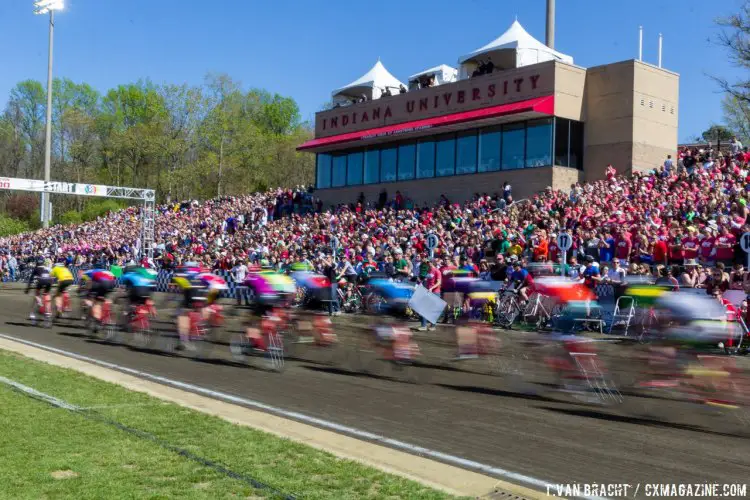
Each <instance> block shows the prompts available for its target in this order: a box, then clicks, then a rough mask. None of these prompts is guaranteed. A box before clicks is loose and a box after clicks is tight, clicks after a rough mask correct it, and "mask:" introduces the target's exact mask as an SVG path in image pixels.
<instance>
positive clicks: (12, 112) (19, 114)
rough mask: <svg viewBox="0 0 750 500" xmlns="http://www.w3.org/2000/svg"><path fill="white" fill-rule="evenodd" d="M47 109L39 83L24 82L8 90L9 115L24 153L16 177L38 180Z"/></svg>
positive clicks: (41, 164) (40, 170) (41, 163)
mask: <svg viewBox="0 0 750 500" xmlns="http://www.w3.org/2000/svg"><path fill="white" fill-rule="evenodd" d="M46 107H47V93H46V92H45V91H44V87H42V84H41V83H40V82H37V81H34V80H25V81H23V82H20V83H19V84H17V85H16V86H15V87H14V88H13V89H12V90H11V91H10V101H9V103H8V111H9V114H8V116H9V117H10V119H11V120H13V122H14V123H13V126H14V127H15V128H16V130H17V131H18V137H19V141H20V145H21V147H22V148H23V150H24V151H25V153H26V154H25V155H24V161H23V162H22V163H21V164H20V165H19V166H18V167H19V168H18V170H19V171H18V172H16V174H17V175H21V176H26V177H41V173H42V167H43V164H44V161H43V158H44V157H43V155H44V123H45V113H46Z"/></svg>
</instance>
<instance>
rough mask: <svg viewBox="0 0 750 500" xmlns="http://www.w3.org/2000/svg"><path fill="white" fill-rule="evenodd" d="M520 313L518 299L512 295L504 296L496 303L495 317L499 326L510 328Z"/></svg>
mask: <svg viewBox="0 0 750 500" xmlns="http://www.w3.org/2000/svg"><path fill="white" fill-rule="evenodd" d="M519 314H521V308H520V307H519V305H518V300H517V299H516V298H515V297H514V296H506V297H503V298H502V299H501V300H500V303H499V304H498V311H497V319H498V320H499V323H500V325H501V326H504V327H505V328H510V327H511V326H512V325H513V323H514V322H515V321H516V319H517V318H518V315H519Z"/></svg>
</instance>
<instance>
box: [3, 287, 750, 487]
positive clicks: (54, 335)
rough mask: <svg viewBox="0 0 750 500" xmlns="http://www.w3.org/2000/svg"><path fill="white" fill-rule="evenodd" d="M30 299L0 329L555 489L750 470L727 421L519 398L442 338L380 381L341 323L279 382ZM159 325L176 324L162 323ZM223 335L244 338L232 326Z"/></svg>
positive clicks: (225, 354) (219, 356)
mask: <svg viewBox="0 0 750 500" xmlns="http://www.w3.org/2000/svg"><path fill="white" fill-rule="evenodd" d="M29 300H30V299H29V296H26V295H24V294H23V293H22V292H21V291H20V290H18V289H17V288H7V287H5V288H3V289H0V311H1V312H0V332H1V333H4V334H7V335H10V336H13V337H16V338H20V339H26V340H29V341H33V342H36V343H39V344H43V345H47V346H51V347H55V348H58V349H64V350H67V351H71V352H75V353H78V354H82V355H85V356H89V357H92V358H96V359H99V360H102V361H106V362H110V363H115V364H117V365H121V366H125V367H129V368H134V369H137V370H141V371H145V372H148V373H152V374H155V375H160V376H163V377H168V378H171V379H175V380H179V381H183V382H187V383H191V384H195V385H200V386H203V387H208V388H211V389H213V390H216V391H221V392H224V393H229V394H233V395H237V396H241V397H243V398H247V399H252V400H255V401H259V402H262V403H265V404H269V405H273V406H276V407H280V408H284V409H286V410H290V411H297V412H301V413H304V414H306V415H310V416H313V417H317V418H322V419H326V420H330V421H333V422H336V423H338V424H342V425H346V426H350V427H354V428H358V429H362V430H366V431H369V432H373V433H377V434H381V435H384V436H387V437H389V438H393V439H398V440H401V441H405V442H408V443H412V444H415V445H418V446H423V447H426V448H430V449H433V450H437V451H440V452H444V453H448V454H451V455H455V456H459V457H463V458H466V459H469V460H473V461H476V462H480V463H483V464H487V465H490V466H493V467H498V468H502V469H506V470H509V471H513V472H516V473H519V474H524V475H528V476H532V477H535V478H539V479H542V480H546V481H550V482H561V483H570V482H597V483H621V482H628V483H645V482H682V483H692V482H697V481H701V482H703V481H708V482H724V483H729V482H737V481H744V480H745V478H746V475H747V471H748V470H750V469H749V468H750V438H749V437H748V435H749V434H750V432H748V430H747V429H746V428H744V435H741V431H742V430H743V428H742V427H741V425H740V423H739V421H735V419H733V418H732V415H726V414H724V415H719V414H716V413H715V412H711V411H707V410H706V409H703V408H700V407H696V406H694V405H689V404H686V403H680V402H675V401H668V400H663V399H656V398H644V397H627V394H626V404H625V405H624V406H623V407H622V408H614V409H612V408H604V407H592V406H586V405H582V404H573V403H570V402H565V401H564V400H563V399H561V398H557V397H555V396H554V394H551V393H548V392H544V391H542V392H541V393H537V394H525V393H521V392H518V391H519V386H518V385H515V384H512V383H511V382H512V379H511V378H510V377H503V376H490V375H487V366H486V365H484V364H483V363H482V362H481V361H476V362H475V361H470V362H466V363H461V364H455V363H451V362H449V361H448V359H449V358H450V357H451V356H452V355H453V354H454V349H453V346H452V341H451V338H450V334H449V333H448V332H447V330H445V331H439V332H438V333H437V334H434V333H429V334H427V335H429V336H430V338H420V339H419V340H420V347H421V348H422V350H423V353H424V358H423V363H424V365H423V366H420V367H419V368H417V369H416V370H413V371H414V374H415V375H417V378H418V379H419V381H420V383H418V384H414V383H408V382H406V381H405V380H404V379H403V377H402V376H401V375H400V374H399V373H398V372H396V373H395V376H394V374H393V372H392V371H391V370H390V369H389V367H387V366H384V367H382V370H381V369H376V370H375V371H376V373H374V374H366V373H362V372H358V371H356V368H357V367H356V366H352V356H351V353H352V352H353V350H354V345H355V344H356V340H357V339H358V337H357V334H356V333H355V332H356V328H355V326H356V325H355V324H356V323H359V324H366V322H367V321H368V319H367V318H355V319H352V318H348V317H339V318H334V320H335V321H334V323H335V324H336V326H337V332H340V334H341V337H342V346H341V348H340V349H339V352H338V353H337V355H336V356H335V359H334V361H333V364H327V363H325V362H324V359H323V358H322V357H320V356H318V355H317V354H316V353H314V352H312V351H313V349H312V348H307V349H305V348H304V346H303V349H302V350H300V356H299V357H300V358H301V359H292V360H288V361H287V366H286V370H285V372H284V373H280V374H278V373H271V372H267V371H265V370H263V369H259V368H252V367H246V366H240V365H237V364H236V363H234V362H233V361H232V360H231V357H230V355H229V349H228V345H227V343H228V339H229V336H228V334H225V335H222V336H221V337H220V338H219V339H218V341H217V343H216V344H214V348H213V351H212V352H211V354H210V358H211V359H209V360H196V359H192V358H190V357H188V356H183V355H181V354H178V355H175V356H169V355H163V354H160V353H156V352H144V351H139V350H136V349H133V348H131V347H128V346H125V345H112V344H106V343H102V342H100V341H97V340H93V339H91V338H89V337H88V335H87V334H86V331H85V330H84V329H83V327H82V324H81V322H80V321H72V320H67V321H66V320H63V322H64V324H62V325H56V326H54V327H53V328H51V329H43V328H36V327H32V326H30V325H29V322H28V320H27V319H26V315H27V314H28V309H29ZM74 305H75V300H74ZM157 327H158V328H163V329H168V328H170V326H169V324H168V323H167V322H158V323H157ZM227 329H228V330H237V329H238V325H237V323H236V321H232V322H230V324H229V325H228V327H227ZM528 335H529V334H522V333H517V332H510V333H503V339H504V340H505V341H506V343H505V345H506V346H511V345H513V346H518V345H520V344H519V343H518V342H517V340H518V339H519V338H525V337H527V336H528ZM513 349H514V350H517V349H519V347H515V348H513ZM603 349H604V350H605V351H606V352H608V353H611V354H612V355H611V356H608V357H607V360H608V362H609V363H610V364H611V366H615V367H617V368H618V370H617V372H618V373H619V374H626V373H627V367H628V360H627V358H622V357H621V356H620V355H619V352H621V351H622V350H623V349H624V348H623V347H622V346H615V345H608V346H603ZM509 350H511V349H510V348H509ZM327 357H328V356H326V358H327ZM525 370H526V373H527V375H531V374H532V373H533V376H534V378H535V379H536V380H537V381H538V382H542V383H543V382H544V378H543V377H541V376H540V374H541V373H542V371H541V370H539V369H538V366H537V365H535V364H533V363H527V364H526V368H525ZM538 387H540V388H542V389H543V388H544V387H545V386H544V385H543V384H542V385H539V386H538ZM525 389H526V388H525V387H523V388H522V390H525Z"/></svg>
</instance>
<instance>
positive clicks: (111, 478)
mask: <svg viewBox="0 0 750 500" xmlns="http://www.w3.org/2000/svg"><path fill="white" fill-rule="evenodd" d="M0 375H2V376H4V377H6V378H9V379H12V380H14V381H17V382H20V383H21V384H24V385H27V386H30V387H33V388H34V389H36V390H37V391H41V392H43V393H46V394H50V395H52V396H55V397H57V398H60V399H62V400H64V401H66V402H68V403H71V404H74V405H77V406H80V407H84V408H91V407H94V409H93V412H95V414H97V415H102V416H104V417H106V418H108V419H111V420H114V421H117V422H119V423H121V424H124V425H126V426H128V427H131V428H134V429H137V430H139V431H143V432H147V433H150V434H152V435H154V436H156V437H158V438H159V439H161V440H164V441H166V442H168V443H170V444H171V445H174V446H178V447H181V448H184V449H186V450H188V451H190V452H191V453H193V454H195V455H198V456H200V457H203V458H206V459H209V460H212V461H214V462H217V463H219V464H221V465H222V466H224V467H226V468H228V469H231V470H232V471H235V472H238V473H241V474H243V475H246V476H250V477H252V478H253V479H255V480H257V481H260V482H262V483H265V484H267V485H269V486H271V487H273V488H275V489H276V490H279V491H282V492H284V493H286V494H292V495H295V496H297V497H298V498H336V499H347V498H410V499H412V498H415V499H418V498H425V499H427V498H436V499H437V498H448V496H447V495H445V494H443V493H441V492H438V491H435V490H432V489H429V488H427V487H425V486H422V485H420V484H418V483H416V482H413V481H409V480H406V479H403V478H400V477H398V476H394V475H390V474H386V473H383V472H380V471H378V470H376V469H373V468H370V467H366V466H364V465H361V464H359V463H356V462H353V461H349V460H340V459H337V458H336V457H334V456H333V455H330V454H328V453H325V452H322V451H319V450H315V449H313V448H310V447H308V446H305V445H302V444H298V443H294V442H292V441H289V440H285V439H281V438H278V437H276V436H272V435H269V434H266V433H264V432H261V431H257V430H254V429H250V428H247V427H242V426H238V425H234V424H231V423H229V422H226V421H224V420H221V419H219V418H216V417H211V416H208V415H204V414H202V413H199V412H196V411H193V410H188V409H185V408H182V407H180V406H177V405H174V404H170V403H165V402H163V401H160V400H158V399H156V398H152V397H150V396H147V395H145V394H141V393H137V392H133V391H128V390H126V389H124V388H122V387H120V386H117V385H114V384H109V383H106V382H102V381H100V380H97V379H95V378H92V377H89V376H86V375H83V374H80V373H77V372H75V371H72V370H66V369H62V368H58V367H54V366H51V365H48V364H45V363H41V362H37V361H33V360H30V359H28V358H24V357H22V356H18V355H15V354H11V353H7V352H4V351H0ZM0 429H1V430H0V457H2V460H0V462H2V465H1V466H0V498H9V499H10V498H12V499H25V498H29V499H32V498H33V499H38V498H50V499H52V498H54V499H58V498H75V499H89V498H90V499H102V498H107V499H113V498H178V497H179V498H189V499H192V498H211V499H214V498H260V497H273V496H274V493H272V492H271V491H269V490H261V489H254V488H253V487H252V486H250V485H248V484H246V483H245V482H243V481H240V480H238V479H233V478H230V477H228V476H227V475H225V474H223V473H221V472H218V471H215V470H213V469H211V468H209V467H207V466H205V465H202V464H200V463H198V462H196V461H194V460H190V459H188V458H186V457H183V456H182V455H180V454H179V453H176V452H174V451H170V450H168V449H166V448H164V447H163V446H160V445H159V444H157V443H155V442H154V441H152V440H149V439H144V438H142V437H138V436H136V435H133V434H132V433H128V432H125V431H123V430H121V429H118V428H117V427H114V426H112V425H109V424H107V423H104V422H101V421H97V420H92V419H88V418H85V417H84V416H83V415H82V414H79V413H77V412H71V411H68V410H64V409H60V408H56V407H53V406H51V405H49V404H48V403H46V402H43V401H38V400H36V399H33V398H31V397H29V396H27V395H25V394H22V393H19V392H16V391H15V390H13V389H11V388H10V387H8V386H6V385H5V384H0Z"/></svg>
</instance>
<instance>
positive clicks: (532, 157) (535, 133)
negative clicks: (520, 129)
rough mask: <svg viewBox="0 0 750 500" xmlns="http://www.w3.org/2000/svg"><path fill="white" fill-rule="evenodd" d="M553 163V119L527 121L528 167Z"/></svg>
mask: <svg viewBox="0 0 750 500" xmlns="http://www.w3.org/2000/svg"><path fill="white" fill-rule="evenodd" d="M546 165H552V120H551V119H545V120H539V121H533V122H529V123H527V126H526V168H530V167H544V166H546Z"/></svg>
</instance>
